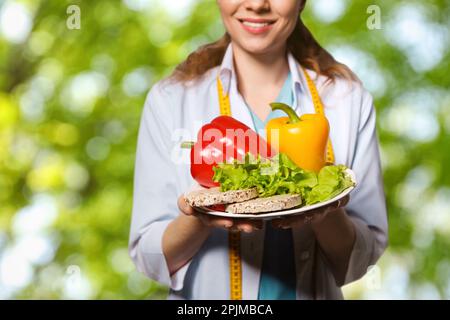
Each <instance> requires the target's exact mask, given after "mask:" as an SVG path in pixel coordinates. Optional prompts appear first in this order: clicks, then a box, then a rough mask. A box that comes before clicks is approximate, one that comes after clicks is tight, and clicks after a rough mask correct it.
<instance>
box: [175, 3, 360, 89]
mask: <svg viewBox="0 0 450 320" xmlns="http://www.w3.org/2000/svg"><path fill="white" fill-rule="evenodd" d="M305 2H306V1H305ZM230 42H231V37H230V35H229V34H228V33H225V35H223V36H222V37H221V38H220V39H219V40H217V41H216V42H213V43H209V44H206V45H204V46H201V47H200V48H198V49H197V50H196V51H194V52H192V53H191V54H190V55H189V56H188V57H187V59H186V60H185V61H183V62H182V63H180V64H179V65H178V66H177V67H176V68H175V70H174V72H173V74H172V75H171V77H170V78H173V79H174V80H178V81H181V82H187V81H190V80H195V79H196V78H199V77H201V76H202V75H203V74H205V73H206V72H207V71H208V70H209V69H211V68H214V67H216V66H218V65H220V64H221V62H222V59H223V57H224V55H225V51H226V49H227V47H228V44H229V43H230ZM287 48H288V50H289V51H290V52H291V53H292V54H293V56H294V57H295V59H296V60H297V61H298V62H299V63H300V65H302V66H303V67H305V68H307V69H310V70H313V71H315V72H316V73H317V75H324V76H326V77H327V78H328V80H329V81H331V82H333V81H334V80H335V79H336V78H337V77H341V78H344V79H347V80H354V81H359V80H358V78H357V76H356V75H355V74H354V73H353V72H352V71H351V70H350V69H349V68H348V67H347V66H346V65H344V64H342V63H340V62H337V61H336V60H335V59H334V58H333V56H332V55H331V54H330V53H329V52H328V51H326V50H325V49H324V48H322V47H321V46H320V44H319V43H318V42H317V41H316V39H314V37H313V35H312V34H311V32H310V31H309V30H308V28H307V27H306V26H305V25H304V24H303V21H302V20H301V18H300V17H299V19H298V21H297V25H296V26H295V29H294V31H293V32H292V34H291V35H290V36H289V38H288V40H287Z"/></svg>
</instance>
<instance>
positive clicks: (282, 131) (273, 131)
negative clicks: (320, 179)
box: [266, 102, 330, 172]
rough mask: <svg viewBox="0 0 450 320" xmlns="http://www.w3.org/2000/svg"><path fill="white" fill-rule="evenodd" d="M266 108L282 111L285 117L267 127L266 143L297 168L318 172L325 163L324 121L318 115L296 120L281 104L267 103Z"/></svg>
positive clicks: (271, 122) (325, 129)
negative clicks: (267, 106) (286, 157)
mask: <svg viewBox="0 0 450 320" xmlns="http://www.w3.org/2000/svg"><path fill="white" fill-rule="evenodd" d="M270 106H271V108H272V110H281V111H284V112H285V113H286V114H287V115H288V116H287V117H281V118H275V119H272V120H270V121H269V122H268V123H267V125H266V133H267V141H268V142H269V143H270V145H271V146H272V147H273V148H274V149H275V150H276V151H278V152H282V153H285V154H286V155H287V156H288V157H289V158H290V159H291V160H292V161H293V162H294V163H295V164H296V165H297V166H299V167H300V168H302V169H305V170H309V171H315V172H319V171H320V169H321V168H322V167H323V166H325V163H326V148H327V141H328V134H329V131H330V126H329V123H328V120H327V118H326V117H325V116H324V115H321V114H318V113H315V114H304V115H302V116H301V117H299V116H298V115H297V114H296V113H295V111H294V110H293V109H292V108H291V107H290V106H288V105H286V104H284V103H278V102H277V103H271V104H270Z"/></svg>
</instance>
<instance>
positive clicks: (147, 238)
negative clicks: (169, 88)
mask: <svg viewBox="0 0 450 320" xmlns="http://www.w3.org/2000/svg"><path fill="white" fill-rule="evenodd" d="M170 102H171V101H170V94H168V93H167V92H165V90H164V88H163V87H161V85H160V84H156V85H155V86H154V87H153V88H152V90H151V91H150V93H149V94H148V96H147V99H146V102H145V105H144V109H143V111H142V116H141V123H140V128H139V135H138V143H137V151H136V160H135V173H134V193H133V209H132V221H131V231H130V239H129V253H130V257H131V258H132V260H133V262H134V263H135V265H136V267H137V269H138V271H140V272H142V273H144V274H145V275H146V276H148V277H149V278H151V279H153V280H155V281H157V282H159V283H161V284H164V285H166V286H168V287H170V288H171V289H172V290H174V291H178V290H181V289H182V288H183V282H184V277H185V275H186V272H187V269H188V268H189V264H190V262H189V263H187V264H186V265H185V266H183V267H182V268H181V269H179V270H178V271H177V272H175V273H174V274H173V275H172V276H170V274H169V269H168V265H167V261H166V259H165V256H164V254H163V251H162V236H163V234H164V231H165V230H166V228H167V226H168V224H169V223H170V222H171V221H172V220H173V219H175V218H176V217H177V216H178V214H179V210H178V206H177V199H178V196H179V194H178V190H177V173H176V165H175V163H174V161H172V160H171V150H172V148H173V147H174V145H173V143H172V142H171V133H172V132H173V130H172V129H173V128H172V127H173V124H172V121H171V119H172V118H173V115H171V112H172V111H171V107H170Z"/></svg>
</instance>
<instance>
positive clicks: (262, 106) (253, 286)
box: [130, 0, 387, 299]
mask: <svg viewBox="0 0 450 320" xmlns="http://www.w3.org/2000/svg"><path fill="white" fill-rule="evenodd" d="M305 2H306V0H233V1H228V0H218V1H217V3H218V7H219V9H220V12H221V16H222V20H223V23H224V25H225V28H226V31H227V32H226V34H225V36H224V37H223V38H221V39H220V40H219V41H217V42H215V43H213V44H209V45H206V46H204V47H202V48H200V49H199V50H197V51H196V52H194V53H192V54H191V55H190V56H189V57H188V59H187V60H186V61H185V62H183V63H182V64H180V65H179V66H178V67H177V69H176V70H175V72H174V74H173V75H172V77H171V79H170V80H171V81H164V82H160V83H158V84H156V85H155V86H154V87H153V88H152V90H151V91H150V93H149V95H148V97H147V101H146V104H145V106H144V110H143V115H142V120H141V127H140V132H139V140H138V149H137V159H136V172H135V190H134V206H133V219H132V225H131V235H130V255H131V257H132V259H133V260H134V262H135V264H136V266H137V268H138V270H140V271H141V272H143V273H145V274H146V275H147V276H148V277H150V278H152V279H154V280H156V281H158V282H160V283H162V284H165V285H167V286H169V287H170V297H169V298H171V299H172V298H173V299H176V298H178V299H229V298H230V273H229V269H228V268H229V260H228V259H229V252H228V234H229V231H230V230H239V231H242V232H241V242H240V250H241V267H242V268H241V270H242V289H240V290H241V293H242V298H243V299H341V298H342V293H341V290H340V286H342V285H344V284H347V283H349V282H352V281H354V280H357V279H358V278H360V277H361V276H363V275H364V274H365V273H366V271H367V268H368V267H369V266H371V265H373V264H374V263H375V262H376V261H377V260H378V258H379V257H380V256H381V254H382V253H383V251H384V249H385V248H386V246H387V218H386V207H385V198H384V191H383V183H382V177H381V172H380V157H379V149H378V143H377V137H376V130H375V110H374V107H373V102H372V97H371V96H370V94H369V93H367V91H365V90H364V89H363V88H362V86H361V85H360V84H359V82H358V81H357V80H355V78H356V77H355V76H354V75H353V73H352V72H351V71H350V70H349V69H348V68H347V67H346V66H344V65H342V64H340V63H337V62H336V61H335V60H334V59H333V57H332V56H331V55H330V54H329V53H328V52H327V51H325V50H324V49H323V48H322V47H320V45H319V44H318V43H317V42H316V41H315V40H314V38H313V37H312V35H311V34H310V32H309V31H308V29H307V28H306V27H305V26H304V24H303V23H302V21H301V19H300V18H299V17H300V13H301V12H302V10H303V8H304V6H305ZM304 69H305V70H307V72H308V74H309V75H310V77H311V78H312V79H314V82H315V85H316V87H317V88H318V90H319V94H320V96H321V99H322V102H323V104H324V105H325V114H326V116H327V118H328V120H329V122H330V127H331V129H330V139H331V142H332V145H333V149H334V153H335V159H336V161H335V162H336V163H338V164H339V163H342V164H345V165H347V166H348V167H350V168H352V169H353V171H354V172H355V173H356V177H357V179H358V186H357V188H356V189H355V190H354V191H353V192H352V197H351V199H350V200H349V199H346V201H341V202H340V203H334V204H332V205H330V206H328V207H326V208H322V209H320V210H318V211H315V212H311V213H310V214H309V215H307V216H306V218H305V217H304V216H298V217H294V218H286V219H279V220H275V221H272V222H271V223H266V224H262V223H261V222H259V223H258V222H251V221H240V220H232V219H223V218H212V217H210V216H205V215H201V214H198V213H196V212H195V210H193V208H191V207H189V206H188V205H187V204H186V203H185V202H184V200H183V197H182V195H183V193H184V192H185V191H186V190H187V189H188V188H189V187H190V186H191V185H192V183H193V182H194V181H193V179H192V177H191V175H190V171H189V163H185V162H183V161H182V162H183V163H180V161H176V160H174V159H173V157H171V154H173V150H174V148H177V147H178V145H179V144H178V143H179V142H178V141H173V139H172V138H171V136H172V134H173V133H174V132H175V131H176V130H177V129H180V128H182V129H186V130H187V131H188V132H190V134H191V135H192V137H195V134H196V132H197V131H198V129H199V127H200V126H201V125H202V124H205V123H207V122H209V121H210V120H212V119H213V118H215V117H217V116H218V115H219V107H218V97H219V95H218V90H217V88H218V86H217V82H218V81H220V82H221V84H222V86H223V89H222V90H223V94H225V95H228V96H229V98H230V104H231V111H232V115H233V117H234V118H236V119H237V120H239V121H241V122H243V123H245V124H247V125H248V126H249V127H251V128H253V129H255V130H258V129H261V128H263V127H264V124H265V123H266V122H267V121H268V120H269V119H270V118H273V117H276V116H278V115H277V114H276V113H274V112H271V110H270V107H269V103H270V102H273V101H280V102H285V103H288V104H290V105H293V106H294V109H295V110H296V112H297V113H298V114H303V113H314V108H313V103H312V100H311V95H310V91H309V89H308V85H307V82H306V78H305V73H304V71H303V70H304ZM187 153H188V152H187ZM188 156H189V155H188V154H184V155H183V157H184V158H183V159H187V158H188ZM348 200H349V201H348Z"/></svg>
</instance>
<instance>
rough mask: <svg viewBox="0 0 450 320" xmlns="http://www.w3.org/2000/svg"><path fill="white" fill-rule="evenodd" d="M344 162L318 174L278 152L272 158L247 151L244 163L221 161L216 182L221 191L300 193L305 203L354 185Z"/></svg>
mask: <svg viewBox="0 0 450 320" xmlns="http://www.w3.org/2000/svg"><path fill="white" fill-rule="evenodd" d="M346 169H347V167H346V166H344V165H336V166H325V167H323V168H322V169H321V170H320V172H319V174H316V173H315V172H312V171H306V170H303V169H302V168H299V167H298V166H297V165H296V164H295V163H294V162H292V160H291V159H289V157H288V156H286V155H285V154H283V153H279V154H277V155H276V156H274V157H273V158H271V159H262V158H261V157H259V156H258V157H254V156H253V155H251V154H247V155H246V156H245V157H244V160H243V161H242V162H238V161H237V160H234V161H233V162H232V163H221V164H219V165H217V166H216V167H214V169H213V170H214V177H213V180H214V181H215V182H219V184H220V190H221V191H229V190H239V189H247V188H257V190H258V193H259V196H260V197H270V196H273V195H279V194H288V193H289V194H300V195H301V196H302V199H303V204H304V205H311V204H314V203H318V202H322V201H326V200H328V199H331V198H333V197H335V196H336V195H338V194H339V193H341V192H342V191H344V190H345V189H347V188H348V187H350V186H352V185H353V181H352V180H351V179H350V178H349V177H348V176H347V175H346V173H345V170H346Z"/></svg>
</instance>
